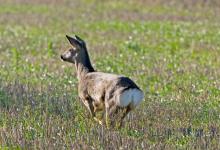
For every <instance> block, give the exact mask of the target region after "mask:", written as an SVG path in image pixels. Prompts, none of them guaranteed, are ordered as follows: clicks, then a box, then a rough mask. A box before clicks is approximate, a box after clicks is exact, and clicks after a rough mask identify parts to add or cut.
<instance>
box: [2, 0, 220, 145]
mask: <svg viewBox="0 0 220 150" xmlns="http://www.w3.org/2000/svg"><path fill="white" fill-rule="evenodd" d="M218 6H219V3H218V1H213V2H209V1H208V2H207V3H204V2H202V1H198V2H196V3H192V4H191V1H184V2H176V1H171V2H170V3H164V2H163V1H157V2H152V1H133V0H129V1H126V3H125V1H115V0H114V1H99V0H83V1H81V2H79V1H68V0H66V1H63V2H54V1H40V0H37V1H28V2H24V1H22V0H21V1H19V2H16V4H14V3H13V2H12V1H7V3H6V2H4V1H0V149H30V148H31V149H33V148H36V149H48V148H58V149H61V148H63V149H64V148H67V149H72V148H75V149H92V148H93V149H120V148H121V149H150V148H151V149H219V148H220V145H219V129H220V80H219V79H220V69H219V68H220V59H219V56H220V44H219V41H220V22H219V18H220V17H219V15H217V14H216V13H215V12H217V11H218ZM170 8H172V9H170ZM202 8H203V9H202ZM104 10H105V11H104ZM66 34H70V35H73V34H78V35H79V36H80V37H82V38H83V39H85V41H86V42H87V46H88V49H89V54H90V56H91V61H92V63H93V65H94V66H95V68H96V69H97V70H99V71H103V72H111V73H117V74H123V75H126V76H129V77H130V78H132V79H133V80H134V81H135V82H137V84H138V85H139V86H140V87H141V89H142V90H143V91H144V94H145V100H144V102H142V103H141V105H140V106H139V107H138V108H137V109H136V110H135V111H133V112H131V114H130V115H129V116H128V117H127V118H126V119H125V125H124V127H123V128H122V129H115V130H108V129H106V128H105V127H101V126H100V125H98V124H97V123H96V122H94V121H93V120H92V119H91V118H90V116H89V113H88V112H87V110H86V109H85V107H84V106H83V105H82V103H81V102H80V101H79V100H78V95H77V79H76V76H75V69H74V66H73V65H71V64H68V63H64V62H62V61H61V60H60V54H61V53H62V50H63V49H65V48H66V47H68V46H69V44H68V42H67V40H66V39H65V35H66Z"/></svg>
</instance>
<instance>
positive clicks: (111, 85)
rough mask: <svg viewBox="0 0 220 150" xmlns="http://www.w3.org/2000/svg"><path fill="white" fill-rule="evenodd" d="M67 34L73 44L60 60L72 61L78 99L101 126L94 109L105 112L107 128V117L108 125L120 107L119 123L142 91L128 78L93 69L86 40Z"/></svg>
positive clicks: (133, 106)
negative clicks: (75, 74) (75, 75)
mask: <svg viewBox="0 0 220 150" xmlns="http://www.w3.org/2000/svg"><path fill="white" fill-rule="evenodd" d="M66 37H67V39H68V40H69V42H70V44H71V45H72V46H71V48H69V49H68V50H67V51H65V52H64V53H63V54H61V59H62V60H63V61H67V62H70V63H73V64H75V68H76V71H77V78H78V94H79V98H80V100H81V101H82V102H83V103H84V105H85V106H86V107H87V108H88V110H89V112H90V114H91V115H92V117H93V118H94V119H95V120H96V121H98V122H99V123H100V124H101V125H102V124H103V123H102V121H101V120H99V119H98V118H97V117H96V112H98V111H103V113H102V114H104V112H105V116H106V126H107V128H109V120H110V121H111V124H112V123H113V121H114V119H111V118H110V117H111V116H119V115H118V112H119V110H123V111H122V112H123V113H122V114H121V116H120V118H119V119H120V126H121V125H122V120H123V119H124V118H125V116H126V115H127V114H128V113H129V112H130V111H131V110H132V109H134V108H135V107H136V106H137V105H138V104H139V103H140V102H141V101H142V100H143V98H144V94H143V92H142V90H141V89H140V88H139V87H138V86H137V85H136V84H135V83H134V82H133V81H132V80H131V79H129V78H128V77H124V76H120V75H115V74H110V73H103V72H96V71H95V70H94V68H93V67H92V65H91V63H90V59H89V54H88V51H87V48H86V43H85V42H84V41H83V40H82V39H81V38H79V37H78V36H76V35H75V37H74V38H73V37H70V36H68V35H66Z"/></svg>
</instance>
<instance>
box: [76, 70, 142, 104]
mask: <svg viewBox="0 0 220 150" xmlns="http://www.w3.org/2000/svg"><path fill="white" fill-rule="evenodd" d="M128 89H138V90H140V89H139V87H138V86H137V85H136V84H135V83H134V82H133V81H132V80H131V79H129V78H128V77H124V76H121V75H115V74H109V73H102V72H91V73H88V74H87V75H86V76H85V77H84V79H83V80H81V81H80V83H79V92H80V94H81V95H83V96H88V97H90V98H91V100H93V101H97V102H104V101H108V100H110V99H112V98H114V96H115V95H120V94H121V93H122V92H124V91H125V90H128Z"/></svg>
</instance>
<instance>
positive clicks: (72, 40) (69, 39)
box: [66, 35, 80, 46]
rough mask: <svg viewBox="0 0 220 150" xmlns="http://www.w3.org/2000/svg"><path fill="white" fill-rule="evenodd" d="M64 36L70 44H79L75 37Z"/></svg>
mask: <svg viewBox="0 0 220 150" xmlns="http://www.w3.org/2000/svg"><path fill="white" fill-rule="evenodd" d="M66 38H67V39H68V41H69V42H70V44H71V45H72V46H79V45H80V42H79V41H78V40H77V39H75V38H72V37H70V36H68V35H66Z"/></svg>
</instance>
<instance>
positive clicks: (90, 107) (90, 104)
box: [83, 100, 103, 125]
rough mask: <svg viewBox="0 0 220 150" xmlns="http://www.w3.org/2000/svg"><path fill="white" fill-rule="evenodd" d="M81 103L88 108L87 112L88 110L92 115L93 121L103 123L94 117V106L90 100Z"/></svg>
mask: <svg viewBox="0 0 220 150" xmlns="http://www.w3.org/2000/svg"><path fill="white" fill-rule="evenodd" d="M83 103H84V104H85V106H86V107H87V109H88V110H89V112H90V114H91V116H92V117H93V119H94V120H95V121H97V122H98V123H99V124H100V125H103V123H102V121H101V120H99V119H98V118H97V117H96V114H95V108H94V106H93V102H92V100H85V101H84V102H83Z"/></svg>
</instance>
